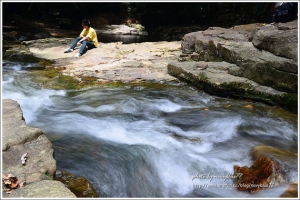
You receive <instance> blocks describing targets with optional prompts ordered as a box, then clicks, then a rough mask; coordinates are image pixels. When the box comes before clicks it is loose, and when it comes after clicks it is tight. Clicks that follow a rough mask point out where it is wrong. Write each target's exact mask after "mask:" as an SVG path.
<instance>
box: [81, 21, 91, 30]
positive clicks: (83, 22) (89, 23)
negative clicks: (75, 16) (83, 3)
mask: <svg viewBox="0 0 300 200" xmlns="http://www.w3.org/2000/svg"><path fill="white" fill-rule="evenodd" d="M82 26H87V27H88V28H89V27H91V22H90V20H88V19H83V20H82Z"/></svg>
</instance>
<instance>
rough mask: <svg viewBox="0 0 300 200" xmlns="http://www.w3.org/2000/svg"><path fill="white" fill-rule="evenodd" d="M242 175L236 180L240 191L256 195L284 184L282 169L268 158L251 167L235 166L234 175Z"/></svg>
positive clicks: (261, 159) (262, 158)
mask: <svg viewBox="0 0 300 200" xmlns="http://www.w3.org/2000/svg"><path fill="white" fill-rule="evenodd" d="M237 174H241V176H239V178H237V179H235V180H234V181H235V184H237V185H238V187H237V189H238V190H239V191H247V192H249V193H255V192H258V191H260V190H263V189H268V188H271V187H274V186H277V185H279V184H281V183H283V182H284V179H283V177H282V174H281V172H280V167H279V165H278V164H277V163H275V162H274V161H273V160H271V159H270V158H267V157H264V156H262V157H259V158H258V159H257V160H256V161H255V162H254V163H253V165H252V166H251V167H247V166H243V167H240V166H238V165H234V175H237Z"/></svg>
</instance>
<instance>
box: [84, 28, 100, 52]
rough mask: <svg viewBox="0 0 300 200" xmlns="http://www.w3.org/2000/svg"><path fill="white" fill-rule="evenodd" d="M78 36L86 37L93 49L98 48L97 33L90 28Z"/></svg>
mask: <svg viewBox="0 0 300 200" xmlns="http://www.w3.org/2000/svg"><path fill="white" fill-rule="evenodd" d="M80 36H84V37H88V38H89V41H91V42H93V43H94V45H95V47H98V46H99V43H98V38H97V33H96V31H95V29H93V28H92V27H90V28H89V30H86V29H85V28H84V29H83V30H82V31H81V33H80Z"/></svg>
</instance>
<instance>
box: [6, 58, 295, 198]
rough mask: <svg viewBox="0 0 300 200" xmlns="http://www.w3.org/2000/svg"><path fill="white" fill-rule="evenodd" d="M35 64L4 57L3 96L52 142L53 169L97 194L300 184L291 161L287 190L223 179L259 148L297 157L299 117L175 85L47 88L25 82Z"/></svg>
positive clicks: (200, 192)
mask: <svg viewBox="0 0 300 200" xmlns="http://www.w3.org/2000/svg"><path fill="white" fill-rule="evenodd" d="M35 65H36V64H33V63H20V62H11V61H5V60H4V61H3V63H2V66H3V68H2V98H3V99H7V98H9V99H13V100H16V101H18V103H19V104H20V106H21V108H22V111H23V115H24V118H25V120H26V123H27V125H28V126H32V127H38V128H40V129H41V130H42V131H43V132H44V133H45V135H46V136H47V137H48V138H49V139H50V141H51V142H52V143H53V148H54V151H55V159H56V160H57V168H58V169H63V170H67V171H69V172H71V173H73V174H75V175H81V176H84V177H85V178H87V179H88V180H89V182H90V183H92V185H93V186H94V187H95V189H96V190H97V192H98V195H99V196H100V197H231V198H232V197H237V198H243V197H270V198H271V197H275V198H276V197H279V195H280V194H281V193H282V192H283V191H284V190H285V189H286V187H287V186H288V184H289V183H290V182H294V181H296V182H298V169H297V166H298V161H297V160H295V161H294V162H290V161H289V162H287V163H285V166H286V169H283V170H285V172H284V174H285V179H286V180H287V182H286V183H284V184H282V185H280V186H276V187H271V188H269V189H266V190H262V191H260V192H257V193H255V194H249V193H247V192H241V191H238V190H237V189H236V188H234V187H233V179H232V178H230V176H231V175H233V166H234V165H235V164H236V165H240V166H248V167H250V166H251V165H252V164H253V162H254V161H253V160H252V159H251V156H250V154H249V152H250V150H251V148H252V147H254V146H256V145H267V146H273V147H276V148H278V149H284V150H288V151H291V152H295V153H297V152H298V145H297V143H298V133H297V129H298V125H297V124H298V117H297V115H296V114H293V113H290V112H287V111H284V110H283V109H280V108H275V107H271V106H268V105H264V104H261V103H254V102H248V101H242V100H233V99H227V98H219V97H215V96H210V95H208V94H206V93H204V92H202V91H198V90H195V89H193V88H192V87H189V86H187V85H185V84H178V83H173V84H171V83H170V84H165V85H161V84H153V83H152V84H129V85H122V86H119V87H111V86H98V87H93V88H89V89H82V90H50V89H44V88H43V86H42V85H40V84H38V83H35V82H33V81H32V80H31V76H30V70H29V69H30V68H32V67H34V66H35ZM197 175H198V177H199V176H201V175H206V177H208V176H214V177H215V178H211V179H209V178H203V179H200V178H195V177H197ZM226 175H228V177H229V178H227V179H225V178H221V177H224V176H226ZM217 176H218V177H217ZM222 184H227V187H221V186H220V185H222ZM200 186H201V188H200Z"/></svg>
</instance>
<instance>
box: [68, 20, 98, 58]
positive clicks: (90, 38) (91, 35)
mask: <svg viewBox="0 0 300 200" xmlns="http://www.w3.org/2000/svg"><path fill="white" fill-rule="evenodd" d="M82 26H83V30H82V31H81V33H80V35H79V37H77V38H76V39H75V40H74V42H73V43H72V44H71V46H70V48H68V49H67V50H65V51H64V53H69V52H72V51H74V49H75V47H77V46H80V45H81V47H80V49H79V52H78V53H77V54H76V55H75V57H80V56H82V54H84V53H85V52H86V50H87V49H91V48H96V47H98V46H99V43H98V38H97V34H96V31H95V29H93V28H92V27H91V23H90V20H88V19H83V20H82Z"/></svg>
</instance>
